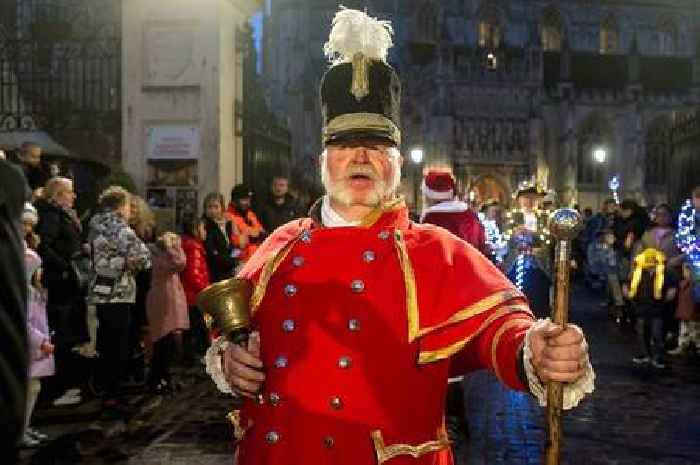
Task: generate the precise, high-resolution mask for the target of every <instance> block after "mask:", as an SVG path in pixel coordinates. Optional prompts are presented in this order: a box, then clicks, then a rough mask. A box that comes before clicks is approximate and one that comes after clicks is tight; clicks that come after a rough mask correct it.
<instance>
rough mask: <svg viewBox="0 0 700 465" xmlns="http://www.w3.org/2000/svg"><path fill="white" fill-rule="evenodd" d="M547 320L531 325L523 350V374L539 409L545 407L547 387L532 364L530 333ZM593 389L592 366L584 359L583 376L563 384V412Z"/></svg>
mask: <svg viewBox="0 0 700 465" xmlns="http://www.w3.org/2000/svg"><path fill="white" fill-rule="evenodd" d="M549 321H550V320H549V318H547V319H546V320H539V321H538V322H537V323H535V324H534V325H532V327H531V328H530V329H529V330H528V331H527V334H526V335H525V347H524V349H523V364H524V365H525V373H526V375H527V382H528V385H529V387H530V392H531V393H532V395H534V396H535V397H536V398H537V401H538V402H539V404H540V406H541V407H545V406H546V405H547V386H546V385H544V384H543V383H542V381H540V379H539V378H538V377H537V373H536V372H535V367H534V366H533V364H532V351H531V350H530V331H532V330H533V328H535V327H540V326H541V325H543V324H547V323H548V322H549ZM594 389H595V372H594V371H593V365H591V361H590V359H588V358H587V359H586V371H585V373H584V375H583V376H582V377H581V378H580V379H579V380H578V381H576V382H575V383H565V384H564V402H563V404H562V408H563V409H564V410H570V409H572V408H574V407H576V406H577V405H578V404H579V402H581V399H583V398H584V397H586V395H588V394H590V393H592V392H593V390H594Z"/></svg>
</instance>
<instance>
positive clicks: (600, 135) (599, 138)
mask: <svg viewBox="0 0 700 465" xmlns="http://www.w3.org/2000/svg"><path fill="white" fill-rule="evenodd" d="M611 135H612V134H611V131H610V127H609V123H608V122H607V120H606V119H605V118H603V117H602V116H601V115H592V116H591V117H589V118H588V119H587V120H586V122H585V123H584V124H583V126H582V127H581V129H580V130H579V132H578V144H577V145H578V147H577V149H578V153H577V165H578V170H577V171H578V176H577V180H578V182H579V183H580V184H588V185H594V186H603V185H604V184H605V176H606V174H607V172H608V166H609V165H610V159H611V157H612V154H611V150H610V148H611V147H612V144H611V140H612V137H611ZM597 151H604V152H605V154H604V156H600V155H598V154H597V153H596V152H597Z"/></svg>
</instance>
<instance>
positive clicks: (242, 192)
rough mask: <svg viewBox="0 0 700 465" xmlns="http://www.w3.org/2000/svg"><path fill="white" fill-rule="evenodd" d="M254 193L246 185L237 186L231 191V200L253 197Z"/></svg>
mask: <svg viewBox="0 0 700 465" xmlns="http://www.w3.org/2000/svg"><path fill="white" fill-rule="evenodd" d="M252 196H253V191H251V190H250V187H248V185H246V184H237V185H236V186H235V187H234V188H233V189H231V200H240V199H244V198H246V197H252Z"/></svg>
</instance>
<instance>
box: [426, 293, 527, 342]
mask: <svg viewBox="0 0 700 465" xmlns="http://www.w3.org/2000/svg"><path fill="white" fill-rule="evenodd" d="M522 296H523V295H522V294H521V293H520V292H519V291H516V290H514V289H508V290H505V291H499V292H495V293H493V294H491V295H490V296H488V297H485V298H483V299H481V300H480V301H478V302H477V303H475V304H472V305H470V306H469V307H467V308H465V309H464V310H460V311H459V312H457V313H455V314H454V315H452V316H451V317H450V318H448V319H447V320H445V321H443V322H442V323H440V324H437V325H435V326H431V327H429V328H423V329H421V330H420V332H419V334H418V336H424V335H426V334H428V333H430V332H433V331H435V330H436V329H440V328H443V327H445V326H449V325H451V324H454V323H459V322H460V321H464V320H466V319H468V318H471V317H473V316H476V315H479V314H481V313H484V312H485V311H487V310H491V309H492V308H494V307H497V306H498V305H502V304H504V303H506V302H508V301H510V300H513V299H516V298H519V297H520V298H522ZM523 311H525V312H527V313H529V314H530V315H532V312H530V309H529V308H527V306H524V310H523Z"/></svg>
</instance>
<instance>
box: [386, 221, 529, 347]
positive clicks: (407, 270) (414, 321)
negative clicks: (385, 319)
mask: <svg viewBox="0 0 700 465" xmlns="http://www.w3.org/2000/svg"><path fill="white" fill-rule="evenodd" d="M394 244H395V246H396V252H397V254H398V256H399V265H400V266H401V272H402V273H403V280H404V286H405V288H406V314H407V316H408V342H413V341H414V340H416V339H417V338H419V337H422V336H425V335H426V334H428V333H431V332H433V331H435V330H436V329H440V328H444V327H445V326H449V325H452V324H455V323H459V322H460V321H464V320H466V319H469V318H472V317H474V316H476V315H479V314H481V313H483V312H485V311H487V310H491V309H492V308H494V307H497V306H499V305H502V304H504V303H506V302H508V301H509V300H513V299H516V298H519V297H522V294H521V293H520V292H519V291H516V290H514V289H508V290H505V291H500V292H496V293H494V294H491V295H490V296H488V297H486V298H484V299H482V300H480V301H478V302H477V303H475V304H472V305H470V306H469V307H467V308H465V309H463V310H460V311H459V312H457V313H455V314H454V315H452V316H451V317H450V318H448V319H447V320H445V321H443V322H442V323H439V324H437V325H435V326H430V327H428V328H423V329H420V311H419V308H418V291H417V285H416V275H415V272H414V271H413V265H412V264H411V259H410V257H409V256H408V250H407V249H406V242H405V241H404V240H403V236H402V234H401V231H396V232H395V234H394ZM522 311H524V312H527V313H528V314H530V315H532V313H531V312H530V310H529V309H528V308H527V306H523V310H522Z"/></svg>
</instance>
